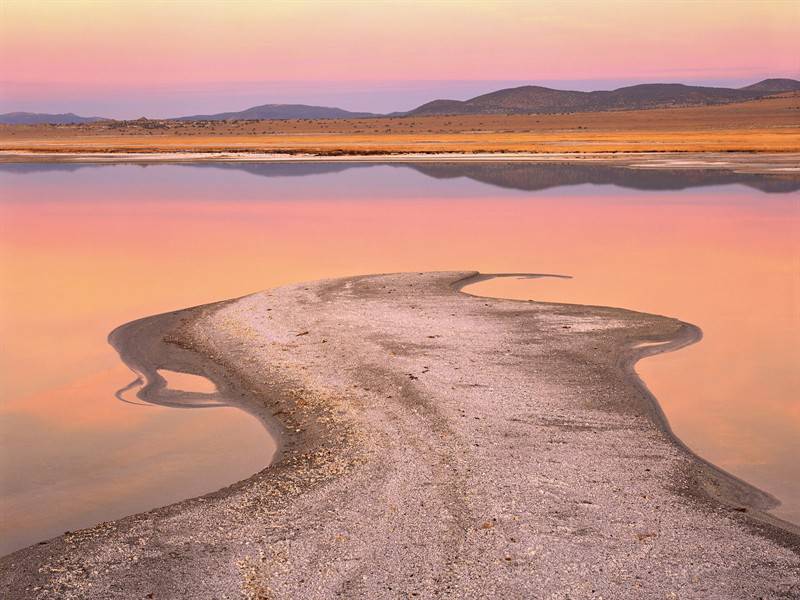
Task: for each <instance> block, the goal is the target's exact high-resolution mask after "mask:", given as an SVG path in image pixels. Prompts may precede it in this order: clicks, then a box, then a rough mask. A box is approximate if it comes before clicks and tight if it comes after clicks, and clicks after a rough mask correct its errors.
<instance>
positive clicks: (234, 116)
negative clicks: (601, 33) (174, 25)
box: [0, 79, 800, 125]
mask: <svg viewBox="0 0 800 600" xmlns="http://www.w3.org/2000/svg"><path fill="white" fill-rule="evenodd" d="M797 91H800V81H797V80H795V79H765V80H763V81H759V82H758V83H754V84H752V85H748V86H745V87H743V88H738V89H736V88H720V87H707V86H695V85H684V84H681V83H645V84H640V85H632V86H628V87H622V88H619V89H616V90H609V91H595V92H578V91H569V90H556V89H552V88H547V87H542V86H537V85H525V86H522V87H516V88H508V89H503V90H497V91H495V92H490V93H488V94H483V95H481V96H477V97H475V98H472V99H470V100H463V101H462V100H433V101H431V102H427V103H426V104H423V105H422V106H419V107H417V108H415V109H413V110H410V111H408V112H397V113H391V114H389V115H381V114H376V113H369V112H353V111H349V110H344V109H341V108H335V107H329V106H310V105H306V104H263V105H261V106H253V107H251V108H248V109H245V110H241V111H238V112H224V113H216V114H208V115H190V116H183V117H174V118H173V119H162V120H175V121H234V120H245V121H259V120H283V119H364V118H370V117H383V116H393V117H400V116H426V115H469V114H505V113H509V114H526V113H565V112H600V111H607V110H635V109H643V108H660V107H669V106H698V105H706V104H725V103H729V102H742V101H746V100H755V99H757V98H763V97H765V96H770V95H773V94H779V93H782V92H797ZM104 120H108V121H111V120H113V119H104V118H102V117H81V116H78V115H76V114H73V113H65V114H45V113H30V112H13V113H6V114H0V124H6V125H36V124H43V123H52V124H57V125H63V124H80V123H93V122H95V121H104Z"/></svg>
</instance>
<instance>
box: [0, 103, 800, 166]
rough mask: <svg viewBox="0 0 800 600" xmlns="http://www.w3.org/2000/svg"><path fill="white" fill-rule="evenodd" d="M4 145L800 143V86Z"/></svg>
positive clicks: (472, 147)
mask: <svg viewBox="0 0 800 600" xmlns="http://www.w3.org/2000/svg"><path fill="white" fill-rule="evenodd" d="M0 150H3V151H17V152H20V151H35V152H58V153H66V154H69V153H85V152H102V153H108V152H136V153H159V152H182V151H191V152H240V153H241V152H246V153H279V154H289V155H296V154H314V155H318V156H338V155H342V154H344V155H362V156H363V155H370V154H390V153H400V154H407V153H438V152H462V153H483V152H493V153H497V152H508V153H512V152H535V153H561V152H570V153H593V152H800V93H797V94H795V93H792V94H784V95H780V96H775V97H770V98H764V99H761V100H755V101H750V102H742V103H736V104H725V105H716V106H700V107H697V106H695V107H678V108H666V109H652V110H632V111H609V112H590V113H569V114H559V115H468V116H457V115H450V116H436V117H384V118H375V119H341V120H330V119H319V120H280V121H236V122H224V121H223V122H208V121H201V122H181V121H125V122H117V123H108V122H103V123H94V124H87V125H59V126H51V125H13V126H12V125H0Z"/></svg>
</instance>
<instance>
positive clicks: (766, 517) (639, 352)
mask: <svg viewBox="0 0 800 600" xmlns="http://www.w3.org/2000/svg"><path fill="white" fill-rule="evenodd" d="M497 277H569V276H565V275H551V274H536V275H532V274H529V273H498V274H477V275H474V276H472V277H470V278H467V279H465V280H464V281H462V282H457V285H456V289H458V290H459V291H460V292H461V293H464V294H468V295H471V296H474V297H476V298H495V299H501V300H506V301H510V302H521V303H527V302H529V301H528V300H517V299H513V298H503V297H500V296H482V295H477V294H470V293H469V292H468V291H466V290H465V289H464V288H466V287H468V286H470V285H473V284H476V283H479V282H480V281H486V280H488V279H494V278H497ZM533 302H537V303H539V304H560V303H553V302H542V301H540V300H533ZM575 306H585V307H587V308H592V307H596V308H605V307H602V306H599V305H598V306H595V305H585V304H584V305H575ZM624 310H629V309H624ZM632 312H634V311H632ZM645 314H652V313H645ZM667 318H668V317H667ZM702 339H703V331H702V329H701V328H700V327H698V326H697V325H693V324H691V323H684V328H683V329H682V330H681V333H680V334H679V335H678V336H676V337H675V338H673V339H671V340H668V341H665V342H661V343H656V344H647V343H645V344H642V345H639V346H633V347H631V348H629V349H628V350H627V351H626V352H624V353H623V354H622V355H621V357H620V362H619V364H620V367H621V368H622V369H624V370H625V371H626V372H627V373H628V376H629V377H630V378H631V380H632V381H633V382H635V384H636V385H638V386H639V388H640V389H641V390H642V392H643V394H644V395H645V398H646V399H647V407H648V408H649V416H650V418H651V419H652V420H653V422H655V423H656V424H657V425H658V427H659V428H660V429H661V430H662V431H663V433H664V434H665V435H667V436H668V437H669V438H670V440H671V441H672V443H673V444H675V445H676V446H677V447H679V448H680V449H681V451H683V452H685V453H686V454H687V455H689V456H691V457H692V459H693V460H694V461H695V462H696V463H697V466H698V467H699V468H700V469H701V473H702V474H703V475H704V477H703V478H702V479H701V480H699V481H698V488H697V490H696V493H698V494H699V495H702V496H705V497H706V498H707V499H708V500H709V501H710V502H719V503H721V504H724V505H726V506H730V507H732V508H734V509H735V510H742V509H745V510H744V511H742V512H745V511H746V512H747V513H748V516H749V517H751V518H752V519H755V520H756V521H758V522H760V523H765V524H767V525H769V526H771V527H775V528H776V529H777V530H778V531H783V532H786V533H788V534H791V535H792V536H797V537H798V540H797V544H798V548H800V523H793V522H791V521H787V520H785V519H781V518H780V517H777V516H775V515H773V514H772V513H770V512H769V511H770V510H772V509H774V508H777V507H778V506H779V505H780V504H781V502H780V500H779V499H778V498H776V497H775V496H773V495H772V494H770V493H769V492H767V491H765V490H762V489H760V488H758V487H756V486H755V485H753V484H751V483H748V482H747V481H745V480H744V479H742V478H740V477H737V476H736V475H734V474H732V473H730V472H728V471H726V470H725V469H722V468H721V467H718V466H717V465H715V464H714V463H712V462H711V461H709V460H707V459H705V458H703V457H702V456H700V455H699V454H698V453H697V452H695V451H694V450H692V449H691V448H690V447H689V446H687V445H686V443H685V442H684V441H683V440H682V439H681V438H680V437H679V436H678V434H677V433H675V431H674V430H673V429H672V426H671V424H670V422H669V418H668V417H667V414H666V413H665V412H664V409H663V407H662V406H661V404H660V403H659V401H658V398H657V397H656V396H655V394H653V392H652V391H651V390H650V388H649V387H648V386H647V383H646V382H645V381H644V379H643V378H642V377H641V375H639V373H638V371H637V370H636V365H637V364H638V363H639V362H640V361H641V360H644V359H645V358H650V357H653V356H658V355H659V354H666V353H669V352H677V351H678V350H680V349H682V348H685V347H687V346H691V345H692V344H696V343H698V342H700V341H702Z"/></svg>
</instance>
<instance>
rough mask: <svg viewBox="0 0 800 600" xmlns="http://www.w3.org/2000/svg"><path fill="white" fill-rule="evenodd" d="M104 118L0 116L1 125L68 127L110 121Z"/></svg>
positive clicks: (42, 115) (27, 113)
mask: <svg viewBox="0 0 800 600" xmlns="http://www.w3.org/2000/svg"><path fill="white" fill-rule="evenodd" d="M109 120H110V119H104V118H103V117H79V116H78V115H76V114H73V113H63V114H57V115H51V114H47V113H32V112H10V113H5V114H0V123H2V124H3V125H38V124H40V123H52V124H53V125H66V124H70V123H94V122H95V121H109Z"/></svg>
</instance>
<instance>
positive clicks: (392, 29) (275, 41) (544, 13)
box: [0, 0, 800, 116]
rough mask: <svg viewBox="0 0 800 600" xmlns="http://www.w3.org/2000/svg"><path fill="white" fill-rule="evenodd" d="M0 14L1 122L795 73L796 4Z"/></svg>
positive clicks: (177, 7) (101, 9)
mask: <svg viewBox="0 0 800 600" xmlns="http://www.w3.org/2000/svg"><path fill="white" fill-rule="evenodd" d="M0 11H2V12H0V15H1V16H2V18H0V81H2V82H3V84H2V90H3V91H2V96H1V97H0V109H3V110H25V109H29V110H46V109H48V107H49V110H52V111H56V110H76V111H78V110H84V111H85V110H88V109H91V110H93V111H100V110H101V109H104V114H108V115H109V116H119V115H118V114H115V113H130V111H134V113H133V114H126V115H122V116H138V114H136V110H137V109H139V112H140V113H141V112H142V109H144V110H148V111H150V112H151V113H162V115H163V114H173V113H178V114H181V113H187V112H188V113H191V112H199V111H205V110H215V107H216V109H218V110H224V109H227V110H233V109H237V108H244V107H246V106H247V105H250V104H254V103H255V104H258V103H267V102H300V101H304V102H309V103H318V102H321V101H322V102H326V103H338V104H339V105H341V106H343V107H344V108H353V109H360V110H364V109H367V108H373V109H374V110H402V109H407V108H410V107H411V106H413V105H414V104H416V103H418V100H419V99H420V98H422V99H429V98H430V97H431V96H440V95H450V96H453V97H468V96H469V95H474V94H476V93H479V92H481V91H484V90H488V89H493V88H494V87H501V85H500V86H494V85H493V83H494V82H500V83H501V84H502V82H509V83H522V82H536V83H541V82H544V83H547V84H550V85H556V84H558V83H559V82H561V84H562V87H577V88H584V89H585V88H587V87H614V86H619V85H623V84H625V83H633V82H638V81H656V80H657V81H686V82H709V83H723V82H732V83H733V82H736V83H739V82H742V83H743V82H749V81H751V80H753V81H754V80H758V79H761V78H764V77H767V76H797V74H798V72H800V43H799V42H798V38H799V37H800V36H798V35H797V33H798V27H800V3H798V2H794V1H785V2H775V1H768V0H761V1H744V0H742V1H732V0H729V1H724V2H720V1H706V2H702V1H695V2H674V1H660V2H641V1H620V0H605V1H603V2H600V1H592V2H577V1H576V2H565V1H562V2H548V1H536V2H534V1H530V2H514V1H509V2H500V1H497V0H494V1H478V0H475V1H471V2H470V1H462V2H458V1H450V2H445V1H438V2H437V1H427V2H384V1H373V2H355V1H349V2H347V1H344V2H334V1H330V2H323V1H317V2H310V1H305V2H304V1H295V2H250V1H244V0H240V1H230V2H207V1H194V2H188V1H175V2H158V1H154V0H140V1H138V2H133V1H130V2H121V1H113V0H111V1H106V2H93V1H90V0H65V1H54V0H50V1H48V0H39V1H38V2H33V1H31V0H5V1H4V2H3V3H2V5H1V6H0ZM426 85H427V89H426ZM373 88H377V91H376V92H375V93H372V92H371V90H372V89H373ZM428 90H430V92H429V91H428ZM393 103H394V104H395V105H392V104H393ZM373 105H374V106H373Z"/></svg>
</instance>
